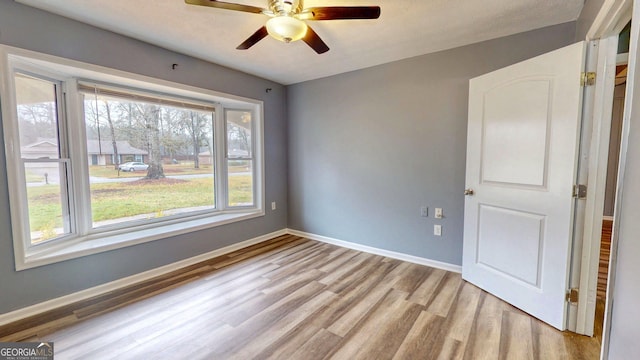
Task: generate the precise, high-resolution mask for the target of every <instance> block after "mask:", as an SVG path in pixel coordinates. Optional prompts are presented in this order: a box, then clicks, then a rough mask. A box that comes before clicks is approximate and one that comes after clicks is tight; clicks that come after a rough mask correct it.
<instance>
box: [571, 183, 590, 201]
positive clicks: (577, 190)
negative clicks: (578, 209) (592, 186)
mask: <svg viewBox="0 0 640 360" xmlns="http://www.w3.org/2000/svg"><path fill="white" fill-rule="evenodd" d="M573 197H574V198H576V199H580V200H582V199H586V198H587V185H573Z"/></svg>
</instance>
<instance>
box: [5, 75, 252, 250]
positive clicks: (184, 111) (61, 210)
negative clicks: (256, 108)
mask: <svg viewBox="0 0 640 360" xmlns="http://www.w3.org/2000/svg"><path fill="white" fill-rule="evenodd" d="M56 89H57V88H56V83H52V82H49V81H45V80H41V79H36V78H32V77H29V76H26V75H20V74H17V75H16V94H17V96H16V98H17V114H18V124H19V133H20V134H19V135H20V142H21V144H20V146H21V157H22V159H23V162H24V164H25V175H26V177H25V178H26V187H27V197H28V211H29V225H30V231H31V242H32V243H38V242H41V241H44V240H48V239H51V238H55V237H59V236H61V235H64V234H66V233H69V232H70V231H71V230H70V228H71V226H72V225H71V223H70V222H69V218H70V217H71V216H70V210H69V206H70V200H69V199H70V197H69V194H67V190H68V189H69V187H68V178H67V176H68V169H69V168H70V166H69V159H68V158H69V156H68V155H65V154H62V153H61V144H64V141H61V139H62V138H63V137H61V133H60V131H61V129H63V128H64V127H60V126H59V125H58V119H57V117H58V115H57V109H58V103H57V102H58V98H57V96H56V94H57V93H56ZM80 90H81V96H82V99H83V101H82V105H83V108H84V109H83V111H82V114H83V116H84V124H85V127H86V154H85V155H86V161H87V164H88V168H89V184H90V185H89V186H90V200H91V219H92V227H93V228H100V227H103V226H108V225H114V224H121V223H126V222H130V221H145V220H147V221H149V220H154V219H158V218H163V217H167V216H172V215H178V214H186V213H193V212H197V211H204V210H212V209H215V208H216V198H215V197H216V188H215V184H216V179H215V177H214V176H215V174H216V173H217V172H216V163H215V156H214V154H215V151H216V150H215V149H216V148H215V145H216V144H214V121H222V119H220V120H216V119H215V109H214V107H213V106H207V105H200V104H185V103H183V102H181V101H179V100H173V99H165V98H155V97H152V96H144V95H132V94H127V93H125V92H122V93H119V92H117V91H107V92H105V91H102V92H99V91H97V89H96V90H94V91H93V92H92V91H90V90H91V89H89V88H88V87H85V88H83V87H82V86H81V87H80ZM228 116H229V117H230V120H227V121H226V122H225V124H226V126H225V131H226V132H227V136H226V139H227V147H226V149H227V154H226V155H227V156H226V159H227V160H226V162H227V163H226V164H223V166H226V170H227V177H226V179H225V180H226V181H225V182H223V183H220V184H224V185H225V186H226V190H227V191H226V198H227V201H226V204H225V205H224V207H235V206H247V205H249V206H252V205H254V200H253V172H252V171H253V170H252V169H253V154H252V148H251V146H252V145H251V136H252V125H251V112H247V111H229V112H228ZM218 171H219V170H218Z"/></svg>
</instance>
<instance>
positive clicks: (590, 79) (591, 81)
mask: <svg viewBox="0 0 640 360" xmlns="http://www.w3.org/2000/svg"><path fill="white" fill-rule="evenodd" d="M595 84H596V73H594V72H591V71H590V72H583V73H580V86H593V85H595Z"/></svg>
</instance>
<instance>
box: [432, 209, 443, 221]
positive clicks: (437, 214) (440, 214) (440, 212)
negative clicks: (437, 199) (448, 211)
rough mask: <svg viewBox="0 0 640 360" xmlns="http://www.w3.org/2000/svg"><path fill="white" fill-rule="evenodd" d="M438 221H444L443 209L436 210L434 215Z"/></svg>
mask: <svg viewBox="0 0 640 360" xmlns="http://www.w3.org/2000/svg"><path fill="white" fill-rule="evenodd" d="M433 216H434V217H435V218H436V219H442V208H436V210H435V213H434V215H433Z"/></svg>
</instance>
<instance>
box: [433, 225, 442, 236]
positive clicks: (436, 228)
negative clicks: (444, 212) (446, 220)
mask: <svg viewBox="0 0 640 360" xmlns="http://www.w3.org/2000/svg"><path fill="white" fill-rule="evenodd" d="M433 235H435V236H442V225H433Z"/></svg>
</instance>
